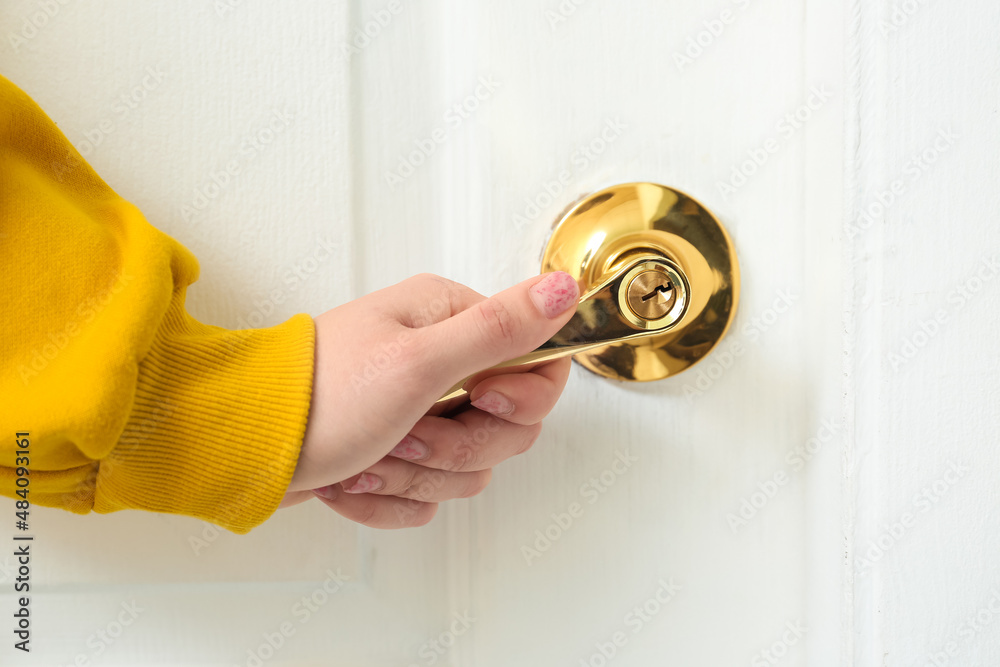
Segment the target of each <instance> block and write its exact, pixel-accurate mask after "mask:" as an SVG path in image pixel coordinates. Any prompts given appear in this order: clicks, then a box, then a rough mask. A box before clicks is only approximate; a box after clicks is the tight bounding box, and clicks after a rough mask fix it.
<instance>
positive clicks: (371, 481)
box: [344, 472, 382, 493]
mask: <svg viewBox="0 0 1000 667" xmlns="http://www.w3.org/2000/svg"><path fill="white" fill-rule="evenodd" d="M381 488H382V478H381V477H379V476H378V475H373V474H371V473H370V472H363V473H361V477H358V481H356V482H355V483H354V485H353V486H351V488H349V489H344V491H345V492H346V493H368V492H370V491H376V490H378V489H381Z"/></svg>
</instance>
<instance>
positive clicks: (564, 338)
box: [437, 254, 690, 403]
mask: <svg viewBox="0 0 1000 667" xmlns="http://www.w3.org/2000/svg"><path fill="white" fill-rule="evenodd" d="M689 293H690V287H689V286H688V281H687V278H686V277H685V276H684V274H683V273H682V272H681V270H680V268H679V267H678V266H677V265H676V264H674V263H673V262H672V261H670V260H668V259H666V258H665V257H663V256H660V255H654V254H645V255H641V256H638V257H632V258H630V259H629V261H628V262H626V263H625V265H624V266H622V267H621V268H619V269H617V270H615V271H613V272H611V273H609V274H608V275H607V276H605V277H604V278H603V279H601V280H600V281H599V282H598V284H597V285H596V286H594V287H593V288H591V289H590V290H589V291H587V292H586V293H585V294H583V295H582V296H581V297H580V302H579V304H577V307H576V312H575V313H574V314H573V317H571V318H570V320H569V322H567V323H566V325H565V326H563V328H562V329H560V330H559V331H557V332H556V334H555V335H554V336H553V337H552V338H550V339H549V340H547V341H546V342H544V343H543V344H542V345H541V346H540V347H538V348H537V349H535V350H532V351H531V352H529V353H528V354H525V355H523V356H520V357H517V358H516V359H511V360H509V361H505V362H503V363H502V364H498V365H496V366H493V368H492V369H488V370H494V369H501V368H512V367H514V366H526V365H530V364H537V363H541V362H543V361H551V360H553V359H559V358H560V357H568V356H571V355H574V354H577V353H579V352H583V351H585V350H592V349H594V348H597V347H603V346H606V345H610V344H613V343H624V342H629V341H635V340H637V339H640V338H646V337H648V336H654V335H656V334H660V333H663V332H665V331H669V330H670V329H671V328H673V327H674V326H676V325H677V323H678V322H680V321H681V319H682V318H683V317H684V313H685V312H687V306H688V295H689ZM477 375H478V373H477ZM473 377H475V376H473V375H470V376H469V377H467V378H465V379H464V380H462V381H461V382H459V383H457V384H456V385H455V386H454V387H452V388H451V390H450V391H448V393H446V394H445V395H444V396H442V397H441V398H440V399H438V401H437V402H438V403H441V402H443V401H448V400H451V399H452V398H456V397H458V396H461V395H463V394H465V393H466V390H465V389H464V386H465V384H466V383H467V382H468V381H469V380H470V379H472V378H473Z"/></svg>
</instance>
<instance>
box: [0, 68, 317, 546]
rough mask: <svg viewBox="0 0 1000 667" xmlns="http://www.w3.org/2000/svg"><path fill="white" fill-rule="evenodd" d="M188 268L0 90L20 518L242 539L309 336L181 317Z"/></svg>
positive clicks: (7, 370)
mask: <svg viewBox="0 0 1000 667" xmlns="http://www.w3.org/2000/svg"><path fill="white" fill-rule="evenodd" d="M197 278H198V263H197V260H196V259H195V258H194V256H193V255H191V253H190V252H189V251H188V250H186V249H185V248H184V247H183V246H181V245H180V244H179V243H178V242H177V241H175V240H174V239H172V238H171V237H169V236H167V235H166V234H163V233H162V232H160V231H158V230H157V229H155V228H154V227H153V226H152V225H150V224H149V223H148V222H147V221H146V220H145V219H144V218H143V216H142V214H141V213H140V212H139V211H138V209H136V208H135V207H134V206H132V205H131V204H129V203H128V202H126V201H124V200H122V198H121V197H119V196H118V195H116V194H115V193H114V192H113V191H112V190H111V188H109V187H108V186H107V185H106V184H105V183H104V181H102V180H101V178H100V177H99V176H98V175H97V174H96V173H94V171H93V170H92V169H91V168H90V166H89V165H88V164H87V163H86V162H85V161H84V160H83V158H82V157H81V156H80V155H79V154H78V153H77V151H76V150H75V149H74V148H73V147H72V145H71V144H70V143H69V141H68V140H67V139H66V137H65V136H63V134H62V133H61V132H60V131H59V130H58V129H57V128H56V126H55V124H54V123H53V122H52V121H51V120H50V119H49V118H48V117H47V116H46V115H45V113H44V112H43V111H42V110H41V109H39V108H38V106H37V105H35V103H34V102H33V101H32V100H31V99H30V98H29V97H28V96H27V95H26V94H25V93H24V92H22V91H21V90H20V89H18V88H17V87H16V86H14V85H13V84H12V83H11V82H10V81H8V80H6V79H4V78H3V77H0V295H2V301H0V303H2V305H0V493H2V494H3V495H5V496H10V497H14V494H15V491H16V488H17V487H16V486H15V482H16V474H15V456H16V455H17V454H15V452H23V451H24V450H23V449H21V448H19V447H18V446H17V442H16V438H15V434H16V433H18V432H27V433H29V434H30V436H29V441H30V447H29V448H28V449H29V452H30V454H29V458H30V466H29V469H30V475H29V478H30V486H29V489H30V491H29V500H30V501H31V503H32V504H38V505H48V506H51V507H60V508H63V509H66V510H70V511H73V512H78V513H87V512H89V511H90V510H93V511H95V512H101V513H106V512H114V511H116V510H122V509H142V510H151V511H155V512H170V513H176V514H186V515H190V516H195V517H199V518H201V519H204V520H206V521H210V522H212V523H215V524H217V525H220V526H223V527H225V528H227V529H229V530H231V531H233V532H235V533H246V532H247V531H249V530H250V529H251V528H253V527H254V526H257V525H259V524H260V523H261V522H263V521H264V520H265V519H267V518H268V517H269V516H270V515H271V514H272V513H273V512H274V511H275V510H276V509H277V507H278V503H279V502H280V500H281V498H282V496H283V495H284V493H285V490H286V488H287V486H288V484H289V482H290V480H291V477H292V473H293V472H294V470H295V464H296V461H297V459H298V454H299V449H300V447H301V444H302V437H303V434H304V432H305V426H306V418H307V416H308V412H309V400H310V394H311V389H312V375H313V354H314V342H315V330H314V323H313V320H312V318H311V317H309V316H308V315H305V314H300V315H296V316H294V317H292V318H291V319H289V320H288V321H286V322H284V323H283V324H280V325H278V326H275V327H272V328H269V329H247V330H240V331H230V330H227V329H222V328H219V327H214V326H208V325H204V324H201V323H200V322H197V321H195V320H194V319H193V318H192V317H191V316H190V315H188V313H187V312H186V311H185V308H184V298H185V292H186V289H187V286H188V285H189V284H191V283H193V282H194V281H195V280H197Z"/></svg>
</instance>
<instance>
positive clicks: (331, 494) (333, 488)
mask: <svg viewBox="0 0 1000 667" xmlns="http://www.w3.org/2000/svg"><path fill="white" fill-rule="evenodd" d="M339 486H340V485H339V484H331V485H329V486H321V487H320V488H318V489H313V493H315V494H316V495H317V496H321V497H323V498H326V499H327V500H336V499H337V487H339Z"/></svg>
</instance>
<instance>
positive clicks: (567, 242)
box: [542, 183, 740, 382]
mask: <svg viewBox="0 0 1000 667" xmlns="http://www.w3.org/2000/svg"><path fill="white" fill-rule="evenodd" d="M649 252H653V253H659V254H661V255H663V256H664V257H666V258H667V259H671V260H673V261H674V262H675V263H676V264H677V265H678V266H679V267H680V268H681V270H682V271H683V273H684V275H685V276H686V277H687V280H688V283H689V286H690V290H691V292H690V305H689V306H688V310H687V313H686V314H685V315H684V318H683V319H682V320H681V322H680V323H679V324H678V325H677V326H676V327H675V328H673V329H671V330H670V331H668V332H666V333H663V334H658V335H655V336H651V337H649V338H644V339H641V340H637V341H632V342H627V343H616V344H613V345H607V346H604V347H599V348H596V349H593V350H588V351H586V352H581V353H579V354H577V355H576V356H574V357H573V358H574V359H575V360H576V361H577V362H579V363H580V364H581V365H583V366H584V367H585V368H587V369H588V370H591V371H593V372H594V373H597V374H599V375H603V376H604V377H608V378H612V379H615V380H631V381H638V382H648V381H651V380H661V379H663V378H666V377H669V376H671V375H676V374H677V373H680V372H681V371H683V370H685V369H687V368H689V367H691V366H693V365H694V364H696V363H698V361H700V360H701V359H703V358H704V357H705V356H706V355H707V354H708V353H709V352H710V351H711V350H712V348H714V347H715V346H716V345H717V344H718V343H719V341H720V340H722V337H723V336H724V335H725V333H726V331H727V330H728V329H729V325H730V324H731V323H732V321H733V317H734V315H735V313H736V304H737V302H738V300H739V291H740V278H739V266H738V264H737V261H736V251H735V249H734V248H733V243H732V241H731V240H730V238H729V235H728V234H727V233H726V230H725V229H724V228H723V226H722V224H720V223H719V221H718V220H716V218H715V216H713V215H712V214H711V213H709V211H708V210H707V209H706V208H705V207H704V206H702V205H701V204H700V203H698V202H697V201H696V200H694V199H692V198H691V197H689V196H687V195H686V194H684V193H683V192H679V191H677V190H674V189H673V188H668V187H666V186H663V185H657V184H656V183H625V184H622V185H615V186H612V187H610V188H606V189H604V190H601V191H600V192H595V193H593V194H591V195H588V196H587V197H585V198H584V199H582V200H581V201H579V202H577V203H576V204H574V205H573V206H571V207H570V208H569V210H568V211H567V212H566V213H565V214H564V215H563V217H562V218H561V219H560V220H559V221H558V222H557V223H556V224H555V227H554V229H553V231H552V236H551V237H550V238H549V242H548V244H547V245H546V247H545V252H544V254H543V255H542V272H543V273H544V272H547V271H566V272H567V273H569V274H570V275H571V276H573V277H574V278H576V279H577V281H578V282H579V283H580V287H581V290H582V291H583V292H586V291H587V290H588V289H589V288H590V287H591V286H593V285H596V284H598V283H599V282H600V281H601V277H602V276H603V275H605V274H606V273H608V272H609V271H615V270H617V269H618V268H619V267H621V266H622V264H623V263H624V262H626V261H628V259H629V258H630V257H633V256H635V255H639V254H644V253H649Z"/></svg>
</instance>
